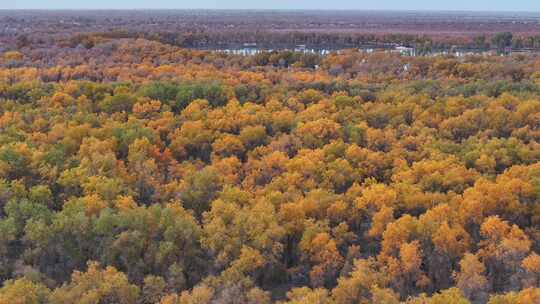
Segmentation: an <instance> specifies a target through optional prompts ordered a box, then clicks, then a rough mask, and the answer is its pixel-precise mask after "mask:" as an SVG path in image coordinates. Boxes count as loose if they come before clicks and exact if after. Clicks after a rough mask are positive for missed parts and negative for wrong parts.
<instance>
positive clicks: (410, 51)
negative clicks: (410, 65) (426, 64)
mask: <svg viewBox="0 0 540 304" xmlns="http://www.w3.org/2000/svg"><path fill="white" fill-rule="evenodd" d="M394 51H395V52H397V53H400V54H401V55H404V56H416V50H415V49H414V48H412V47H407V46H396V48H395V49H394Z"/></svg>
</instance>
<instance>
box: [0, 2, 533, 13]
mask: <svg viewBox="0 0 540 304" xmlns="http://www.w3.org/2000/svg"><path fill="white" fill-rule="evenodd" d="M111 2H112V1H105V0H95V1H92V2H91V3H88V2H84V3H81V2H75V1H67V0H59V1H54V2H52V1H39V0H17V1H13V2H11V3H9V2H8V3H3V4H0V9H2V10H12V9H16V10H199V9H200V10H329V11H333V10H334V11H341V10H360V11H361V10H367V11H458V12H459V11H471V12H524V13H526V12H540V2H538V1H532V0H526V1H515V2H508V1H502V0H494V1H493V0H492V1H489V0H477V1H464V0H460V1H454V2H452V3H448V2H443V3H433V1H429V0H411V1H408V2H403V1H399V0H378V1H377V0H367V1H362V3H358V1H354V0H335V1H332V2H329V1H322V0H312V1H309V0H298V1H294V2H292V1H285V0H278V1H272V3H268V2H259V3H254V2H253V1H247V0H231V1H227V2H226V3H224V2H223V1H217V0H199V1H197V2H195V3H193V2H190V3H185V2H184V1H180V3H178V1H173V0H154V1H152V2H150V3H149V2H148V1H143V0H132V1H127V0H119V1H114V2H113V3H111Z"/></svg>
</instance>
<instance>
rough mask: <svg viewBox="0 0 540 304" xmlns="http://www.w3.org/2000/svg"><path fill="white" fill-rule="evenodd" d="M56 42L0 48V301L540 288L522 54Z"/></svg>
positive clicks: (294, 300) (377, 296) (487, 293)
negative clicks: (246, 50) (230, 50)
mask: <svg viewBox="0 0 540 304" xmlns="http://www.w3.org/2000/svg"><path fill="white" fill-rule="evenodd" d="M19 37H25V36H19ZM73 37H75V38H72V39H80V38H81V37H83V38H85V39H86V38H88V37H91V42H92V43H91V44H88V45H84V44H83V43H82V42H80V41H79V42H77V43H74V44H70V43H64V44H62V43H59V44H55V46H54V47H51V48H45V47H40V46H39V43H37V42H35V41H33V40H30V42H28V41H26V42H27V43H25V44H20V45H19V46H17V45H16V42H17V41H19V42H21V41H22V42H25V41H23V40H24V39H27V38H17V39H18V40H17V39H15V40H13V41H14V42H15V44H13V45H12V46H10V47H9V48H6V49H3V50H2V51H1V52H0V280H1V282H2V285H1V287H0V304H8V303H10V304H11V303H16V304H19V303H21V304H22V303H24V304H27V303H28V304H34V303H36V304H41V303H43V304H45V303H53V304H75V303H94V304H113V303H120V304H158V303H159V304H210V303H231V304H233V303H240V304H243V303H246V304H248V303H249V304H259V303H261V304H264V303H281V304H301V303H306V304H308V303H309V304H311V303H315V304H356V303H376V304H394V303H395V304H397V303H407V304H445V303H456V304H467V303H489V304H526V303H540V56H538V55H536V54H534V53H526V54H510V55H506V56H497V55H468V56H461V57H457V56H453V55H447V56H444V55H442V56H418V57H412V56H411V57H410V56H404V55H401V54H398V53H393V52H386V51H375V52H373V53H366V52H362V51H359V50H357V49H344V50H341V51H339V52H337V51H336V52H330V53H329V54H327V55H324V56H323V55H320V54H315V53H306V52H295V51H264V52H260V53H258V54H256V55H252V56H242V55H233V54H225V53H222V52H212V51H202V50H194V49H185V48H180V47H178V46H175V45H171V44H169V43H165V42H163V41H159V39H142V38H137V37H111V36H108V37H105V36H102V35H97V36H96V35H94V36H92V35H90V36H77V35H75V36H73ZM34 38H35V37H34ZM34 38H32V39H34ZM64 38H65V37H62V39H60V40H55V41H64V42H65V41H68V42H69V41H71V40H70V39H64ZM146 38H148V37H146ZM500 38H501V39H504V37H502V36H500ZM507 38H508V37H507ZM55 39H56V38H55ZM511 39H512V38H511V37H510V41H511ZM36 43H37V44H36ZM509 43H510V44H511V42H509Z"/></svg>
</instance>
